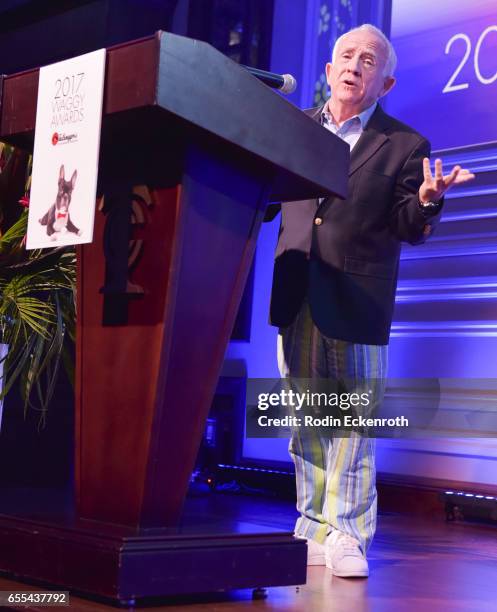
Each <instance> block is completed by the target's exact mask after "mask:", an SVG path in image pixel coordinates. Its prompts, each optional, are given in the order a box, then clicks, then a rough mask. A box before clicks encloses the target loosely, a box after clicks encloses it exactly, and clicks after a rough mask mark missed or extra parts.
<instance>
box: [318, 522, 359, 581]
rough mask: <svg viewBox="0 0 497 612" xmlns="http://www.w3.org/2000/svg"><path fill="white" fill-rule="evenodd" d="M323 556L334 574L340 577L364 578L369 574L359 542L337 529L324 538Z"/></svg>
mask: <svg viewBox="0 0 497 612" xmlns="http://www.w3.org/2000/svg"><path fill="white" fill-rule="evenodd" d="M324 548H325V558H326V567H328V568H329V569H330V570H331V571H332V572H333V575H334V576H341V577H342V578H365V577H367V576H369V568H368V562H367V561H366V557H365V556H364V555H363V554H362V552H361V549H360V547H359V542H358V541H357V540H356V539H355V538H353V537H352V536H350V535H348V534H347V533H343V532H342V531H339V530H338V529H334V530H333V531H332V532H331V533H330V535H329V536H328V537H327V538H326V543H325V545H324Z"/></svg>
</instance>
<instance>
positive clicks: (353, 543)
mask: <svg viewBox="0 0 497 612" xmlns="http://www.w3.org/2000/svg"><path fill="white" fill-rule="evenodd" d="M336 546H337V547H340V549H341V550H342V553H343V554H344V555H347V556H351V557H362V556H363V554H362V553H361V549H360V548H359V542H358V541H357V540H356V539H355V538H353V537H352V536H350V535H349V534H348V533H340V534H339V535H338V536H337V538H336Z"/></svg>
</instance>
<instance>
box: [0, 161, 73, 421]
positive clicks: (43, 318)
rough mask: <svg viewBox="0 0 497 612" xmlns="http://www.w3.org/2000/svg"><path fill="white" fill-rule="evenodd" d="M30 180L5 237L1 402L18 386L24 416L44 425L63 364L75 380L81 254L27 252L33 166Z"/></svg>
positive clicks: (0, 252)
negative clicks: (32, 415) (78, 256)
mask: <svg viewBox="0 0 497 612" xmlns="http://www.w3.org/2000/svg"><path fill="white" fill-rule="evenodd" d="M4 153H5V151H2V155H3V154H4ZM10 154H11V155H12V151H10ZM0 165H1V164H0ZM4 167H8V162H7V164H5V165H4ZM26 177H27V178H26V182H25V195H24V197H22V198H21V199H20V200H19V203H18V204H17V206H18V207H19V206H20V208H18V211H17V212H18V214H17V218H16V220H15V221H14V222H13V223H12V224H11V225H10V227H8V229H7V230H6V231H4V233H3V234H2V235H1V236H0V344H2V345H4V346H3V355H2V353H1V351H2V347H0V363H1V364H2V365H3V376H2V382H3V389H2V392H1V395H0V398H2V399H3V398H4V397H5V395H6V394H7V393H8V392H9V391H10V389H11V388H12V386H13V385H14V384H18V385H19V389H20V393H21V397H22V399H23V403H24V412H25V413H26V411H27V410H28V409H33V410H36V411H38V412H39V416H40V419H39V424H40V426H43V425H44V423H45V419H46V416H47V411H48V406H49V402H50V400H51V398H52V397H53V394H54V391H55V386H56V382H57V376H58V373H59V368H60V364H61V362H62V363H64V365H65V367H66V370H67V372H68V374H69V377H70V379H71V380H72V379H73V371H74V365H73V364H74V360H73V352H74V338H75V311H76V306H75V304H76V302H75V289H76V255H75V251H74V249H72V248H68V247H59V248H54V249H44V250H33V251H26V249H25V242H26V231H27V221H28V207H29V196H28V193H29V186H30V163H28V164H27V167H26ZM4 179H5V177H4ZM4 182H5V181H4ZM1 204H2V208H3V205H4V202H2V203H1ZM7 347H8V350H7Z"/></svg>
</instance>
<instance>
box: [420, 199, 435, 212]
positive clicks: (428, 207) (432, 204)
mask: <svg viewBox="0 0 497 612" xmlns="http://www.w3.org/2000/svg"><path fill="white" fill-rule="evenodd" d="M419 205H420V206H421V208H422V209H423V210H427V211H428V210H435V209H436V208H438V207H439V206H440V204H439V203H438V202H421V201H420V202H419Z"/></svg>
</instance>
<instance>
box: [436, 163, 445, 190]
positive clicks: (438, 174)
mask: <svg viewBox="0 0 497 612" xmlns="http://www.w3.org/2000/svg"><path fill="white" fill-rule="evenodd" d="M435 180H436V181H437V183H438V184H439V185H440V184H441V183H443V180H444V175H443V169H442V160H441V159H440V158H437V159H436V160H435Z"/></svg>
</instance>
